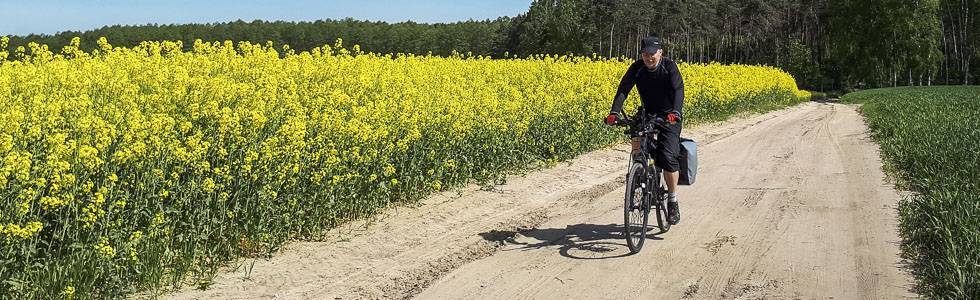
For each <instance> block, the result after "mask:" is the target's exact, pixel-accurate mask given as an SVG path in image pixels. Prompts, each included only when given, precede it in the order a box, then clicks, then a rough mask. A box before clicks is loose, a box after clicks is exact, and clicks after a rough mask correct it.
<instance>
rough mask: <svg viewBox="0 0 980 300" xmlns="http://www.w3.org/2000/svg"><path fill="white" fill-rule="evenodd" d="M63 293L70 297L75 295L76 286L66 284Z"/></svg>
mask: <svg viewBox="0 0 980 300" xmlns="http://www.w3.org/2000/svg"><path fill="white" fill-rule="evenodd" d="M61 295H62V296H64V297H65V298H68V299H71V298H73V297H75V287H73V286H70V285H67V286H65V288H64V289H63V290H61Z"/></svg>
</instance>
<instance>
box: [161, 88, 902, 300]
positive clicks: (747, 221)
mask: <svg viewBox="0 0 980 300" xmlns="http://www.w3.org/2000/svg"><path fill="white" fill-rule="evenodd" d="M684 136H687V137H692V138H694V139H696V140H698V141H699V146H700V149H699V158H700V172H699V175H698V182H697V185H695V186H691V187H682V188H681V190H680V192H679V194H680V199H681V212H682V220H681V223H680V224H679V225H677V226H675V227H673V228H672V229H671V230H670V232H668V233H664V234H657V230H653V231H651V234H650V235H649V239H648V240H647V242H646V245H645V246H644V248H643V250H642V252H640V253H638V254H635V255H627V254H628V252H629V250H628V249H627V248H626V245H625V240H624V239H623V236H622V223H623V212H622V202H623V180H624V173H625V169H626V160H627V156H628V154H627V153H626V150H627V148H626V147H625V146H617V147H612V148H609V149H605V150H600V151H595V152H592V153H589V154H586V155H583V156H581V157H579V158H576V159H574V160H572V161H570V162H567V163H562V164H560V165H558V166H555V167H553V168H549V169H546V170H542V171H536V172H532V173H529V174H527V175H525V176H513V177H511V178H509V179H508V182H507V184H504V185H500V186H496V187H495V189H493V190H490V191H486V190H480V189H478V188H476V187H471V188H467V189H464V190H463V191H457V192H447V193H443V194H439V195H434V196H432V197H430V198H429V199H426V200H425V201H423V202H422V203H420V204H419V205H418V206H416V207H401V208H395V209H390V210H389V211H387V212H386V213H384V214H382V215H380V216H378V217H377V218H375V219H374V220H366V221H362V222H357V223H355V224H350V225H347V226H344V227H342V228H338V229H336V230H333V231H332V232H331V236H332V237H331V238H330V239H328V240H326V241H323V242H295V243H292V244H290V245H288V246H287V247H286V250H284V251H283V252H282V253H280V254H277V255H276V256H275V257H273V258H272V259H268V260H266V259H260V260H244V261H242V262H241V265H242V267H240V268H237V269H229V270H227V271H225V272H223V273H222V274H220V275H219V276H218V277H217V278H216V279H215V284H214V285H212V286H211V287H210V288H209V289H208V290H205V291H200V290H193V289H190V288H188V289H185V290H181V291H178V292H176V293H173V294H170V295H166V296H165V297H164V298H168V299H378V298H399V299H403V298H413V297H414V298H417V299H625V298H632V299H680V298H689V299H902V298H911V297H915V295H914V294H911V293H910V292H909V289H910V288H911V278H910V277H909V276H908V275H907V274H906V273H905V271H903V269H902V267H901V263H900V258H899V248H898V241H899V238H898V236H897V233H896V222H897V221H896V206H897V202H898V200H899V199H900V196H899V194H898V193H897V192H896V191H895V190H894V189H892V187H891V185H890V184H888V183H887V182H886V181H885V179H884V175H883V174H882V171H881V162H880V160H879V156H878V152H877V147H876V146H875V145H874V144H873V143H872V142H871V141H870V140H869V138H868V136H867V128H866V127H865V125H864V123H863V121H862V118H861V116H860V115H859V114H858V113H857V111H856V108H855V107H854V106H849V105H843V104H834V103H805V104H802V105H798V106H795V107H792V108H788V109H784V110H781V111H776V112H771V113H767V114H763V115H756V116H751V117H746V118H742V119H738V120H735V121H729V122H725V123H718V124H711V125H706V126H701V127H698V128H692V129H685V132H684ZM253 263H254V265H253ZM249 266H251V268H248V267H249ZM249 269H250V271H248V270H249Z"/></svg>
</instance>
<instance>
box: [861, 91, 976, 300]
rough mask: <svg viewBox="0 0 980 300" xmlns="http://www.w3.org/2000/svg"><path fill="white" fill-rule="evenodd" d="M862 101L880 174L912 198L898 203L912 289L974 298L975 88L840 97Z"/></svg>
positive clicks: (937, 296)
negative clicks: (881, 168) (913, 282)
mask: <svg viewBox="0 0 980 300" xmlns="http://www.w3.org/2000/svg"><path fill="white" fill-rule="evenodd" d="M843 101H845V102H851V103H862V104H863V105H862V106H861V112H862V114H864V116H865V118H866V120H867V123H868V125H869V126H870V127H871V130H872V137H873V138H874V139H875V141H877V142H878V143H879V144H880V145H881V156H882V158H883V159H884V160H885V168H886V170H887V171H888V172H889V174H890V175H892V176H893V177H894V178H895V181H896V183H897V185H898V186H899V187H900V188H902V189H906V190H909V191H912V192H913V193H912V195H911V196H908V197H906V198H905V199H903V200H902V202H901V203H900V205H899V214H900V219H901V225H900V227H901V228H900V229H901V230H900V231H901V235H902V239H903V242H902V250H903V255H904V257H905V258H906V259H908V260H909V262H910V263H911V269H912V270H911V271H912V273H913V274H914V275H915V277H916V280H917V288H916V291H917V292H919V293H921V294H922V295H923V296H926V297H928V298H933V299H980V87H978V86H955V87H954V86H949V87H905V88H890V89H877V90H867V91H861V92H856V93H851V94H847V95H845V96H844V98H843Z"/></svg>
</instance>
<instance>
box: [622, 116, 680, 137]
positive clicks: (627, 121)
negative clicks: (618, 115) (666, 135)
mask: <svg viewBox="0 0 980 300" xmlns="http://www.w3.org/2000/svg"><path fill="white" fill-rule="evenodd" d="M613 126H623V127H629V129H627V130H626V134H631V135H632V134H635V135H637V136H640V135H648V134H652V133H656V132H657V131H660V130H667V120H666V119H664V118H663V117H659V116H658V117H655V118H653V120H652V121H649V122H640V121H639V120H637V119H636V118H635V117H634V118H629V117H623V118H622V119H618V120H617V121H616V122H615V123H613ZM638 127H642V128H638Z"/></svg>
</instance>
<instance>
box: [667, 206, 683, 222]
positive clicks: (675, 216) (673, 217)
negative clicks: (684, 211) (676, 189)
mask: <svg viewBox="0 0 980 300" xmlns="http://www.w3.org/2000/svg"><path fill="white" fill-rule="evenodd" d="M667 222H670V225H677V223H680V222H681V209H680V207H678V206H677V202H670V201H668V202H667Z"/></svg>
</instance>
